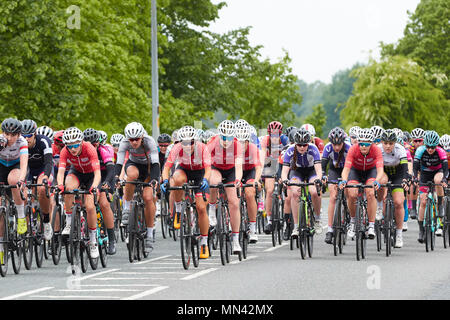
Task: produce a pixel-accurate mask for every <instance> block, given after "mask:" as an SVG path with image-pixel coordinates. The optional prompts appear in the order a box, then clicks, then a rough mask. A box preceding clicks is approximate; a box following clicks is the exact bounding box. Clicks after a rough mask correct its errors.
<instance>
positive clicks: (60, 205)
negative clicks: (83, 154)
mask: <svg viewBox="0 0 450 320" xmlns="http://www.w3.org/2000/svg"><path fill="white" fill-rule="evenodd" d="M51 191H52V192H55V197H54V199H55V206H54V208H53V213H52V219H51V224H52V230H53V236H52V239H51V240H50V250H51V256H52V261H53V264H54V265H58V264H59V261H60V258H61V248H62V246H63V244H64V240H65V238H63V235H62V228H61V227H62V226H64V225H65V222H66V215H65V210H64V201H63V196H62V194H61V193H60V192H59V189H58V188H57V187H52V188H51ZM65 248H66V257H67V261H68V262H69V263H70V252H69V246H68V244H67V243H65Z"/></svg>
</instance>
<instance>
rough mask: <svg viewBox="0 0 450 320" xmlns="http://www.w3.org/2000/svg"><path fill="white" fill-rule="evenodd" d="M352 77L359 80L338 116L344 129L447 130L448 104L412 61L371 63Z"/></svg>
mask: <svg viewBox="0 0 450 320" xmlns="http://www.w3.org/2000/svg"><path fill="white" fill-rule="evenodd" d="M352 76H355V77H357V78H358V80H356V82H355V83H354V90H353V95H352V96H351V97H350V98H349V99H348V101H347V103H346V107H345V108H344V109H343V110H342V113H341V119H342V122H343V124H344V125H345V126H346V128H347V129H348V128H349V127H351V126H354V125H359V126H360V127H371V126H373V125H380V126H382V127H384V128H394V127H398V128H401V129H403V130H408V131H410V130H412V129H413V128H415V127H421V128H424V129H434V130H438V131H441V133H442V132H444V131H448V129H449V123H450V119H449V116H450V113H449V101H448V100H446V99H445V97H444V94H443V92H442V91H441V90H439V89H437V88H435V87H433V86H432V85H431V84H430V83H429V82H428V81H427V79H426V78H425V71H424V69H423V68H422V67H421V66H419V65H418V64H417V63H415V62H414V61H412V60H410V59H407V58H405V57H400V56H394V57H390V58H388V59H384V60H382V61H381V62H376V61H371V62H370V63H369V65H368V66H366V67H362V68H359V69H356V70H355V71H353V72H352Z"/></svg>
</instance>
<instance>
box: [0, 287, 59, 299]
mask: <svg viewBox="0 0 450 320" xmlns="http://www.w3.org/2000/svg"><path fill="white" fill-rule="evenodd" d="M53 288H54V287H44V288H40V289H36V290H30V291H25V292H22V293H18V294H15V295H12V296H8V297H4V298H1V299H0V300H13V299H17V298H22V297H25V296H29V295H32V294H35V293H38V292H42V291H47V290H50V289H53Z"/></svg>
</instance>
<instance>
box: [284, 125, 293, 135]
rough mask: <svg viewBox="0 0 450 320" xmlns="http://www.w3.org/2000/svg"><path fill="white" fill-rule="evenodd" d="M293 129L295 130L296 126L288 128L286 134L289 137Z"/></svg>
mask: <svg viewBox="0 0 450 320" xmlns="http://www.w3.org/2000/svg"><path fill="white" fill-rule="evenodd" d="M292 129H295V127H294V126H290V127H287V128H286V129H285V131H284V133H285V134H286V135H287V136H288V137H289V133H290V132H291V131H292Z"/></svg>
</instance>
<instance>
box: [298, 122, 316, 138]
mask: <svg viewBox="0 0 450 320" xmlns="http://www.w3.org/2000/svg"><path fill="white" fill-rule="evenodd" d="M300 128H302V129H305V130H306V131H308V132H309V133H310V134H311V137H314V136H315V135H316V129H314V126H313V125H312V124H309V123H305V124H304V125H302V126H301V127H300Z"/></svg>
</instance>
